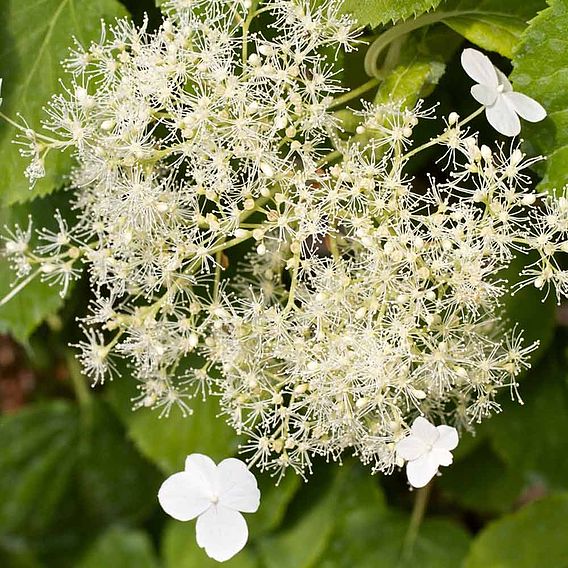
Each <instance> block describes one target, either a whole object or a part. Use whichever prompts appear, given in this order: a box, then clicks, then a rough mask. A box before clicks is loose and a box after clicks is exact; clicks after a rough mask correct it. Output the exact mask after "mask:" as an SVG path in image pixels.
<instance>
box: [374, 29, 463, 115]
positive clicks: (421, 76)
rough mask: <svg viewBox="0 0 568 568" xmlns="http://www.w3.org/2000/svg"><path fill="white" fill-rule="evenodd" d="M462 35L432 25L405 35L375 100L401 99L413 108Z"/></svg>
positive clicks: (431, 86)
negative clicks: (395, 59)
mask: <svg viewBox="0 0 568 568" xmlns="http://www.w3.org/2000/svg"><path fill="white" fill-rule="evenodd" d="M460 43H461V38H460V37H459V36H458V35H457V34H455V33H453V32H452V31H451V30H448V29H447V28H444V27H443V26H442V27H439V26H434V27H431V28H428V29H426V30H419V31H417V32H414V33H412V34H409V35H408V36H406V38H405V41H404V42H403V43H402V44H401V45H400V47H399V50H400V52H399V55H398V59H397V63H396V65H395V66H394V67H393V68H392V69H391V70H390V71H388V73H387V74H386V77H385V79H384V80H383V81H382V83H381V85H380V87H379V90H378V91H377V95H376V97H375V103H378V104H381V103H388V102H389V101H391V100H394V101H402V102H403V105H404V106H407V107H413V106H414V105H415V104H416V102H417V101H418V99H420V98H424V97H427V96H428V95H429V94H430V93H431V92H432V90H433V89H434V87H435V86H436V85H437V84H438V81H439V80H440V78H441V77H442V75H443V74H444V71H445V69H446V61H447V60H448V59H450V58H451V57H452V55H453V54H454V53H455V51H456V49H457V48H458V46H459V44H460Z"/></svg>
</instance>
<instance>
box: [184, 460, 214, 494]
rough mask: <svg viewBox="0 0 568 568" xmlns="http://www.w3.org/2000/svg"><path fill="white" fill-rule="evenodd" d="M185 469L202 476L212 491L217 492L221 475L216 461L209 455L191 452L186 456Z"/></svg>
mask: <svg viewBox="0 0 568 568" xmlns="http://www.w3.org/2000/svg"><path fill="white" fill-rule="evenodd" d="M185 471H191V472H192V473H194V474H195V475H196V476H200V477H201V478H202V479H203V483H204V484H208V485H209V487H210V488H211V493H212V494H217V492H218V479H219V475H218V473H217V466H216V465H215V462H214V461H213V460H212V459H211V458H210V457H209V456H206V455H204V454H190V455H189V456H187V457H186V458H185Z"/></svg>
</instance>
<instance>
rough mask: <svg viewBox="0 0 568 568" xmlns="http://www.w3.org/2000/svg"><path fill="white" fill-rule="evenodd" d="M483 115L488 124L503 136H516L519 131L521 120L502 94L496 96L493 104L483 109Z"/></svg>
mask: <svg viewBox="0 0 568 568" xmlns="http://www.w3.org/2000/svg"><path fill="white" fill-rule="evenodd" d="M485 116H486V117H487V121H488V122H489V124H491V126H493V128H495V130H497V132H500V133H501V134H504V135H505V136H516V135H517V134H519V132H520V131H521V121H520V120H519V117H518V116H517V113H516V112H515V110H514V108H513V106H512V105H511V104H510V103H508V102H507V100H506V99H505V97H504V96H499V97H497V100H496V101H495V104H494V105H493V106H490V107H487V108H486V109H485Z"/></svg>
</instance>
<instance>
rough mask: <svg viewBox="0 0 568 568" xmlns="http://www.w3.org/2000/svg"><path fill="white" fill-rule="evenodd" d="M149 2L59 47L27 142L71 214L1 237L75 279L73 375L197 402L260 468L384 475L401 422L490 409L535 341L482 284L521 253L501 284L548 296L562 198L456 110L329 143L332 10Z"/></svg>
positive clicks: (498, 287)
mask: <svg viewBox="0 0 568 568" xmlns="http://www.w3.org/2000/svg"><path fill="white" fill-rule="evenodd" d="M166 11H167V17H166V19H165V21H164V23H163V25H162V26H161V27H160V29H159V30H158V31H156V32H152V33H150V32H148V31H147V30H146V29H145V28H144V27H142V28H141V29H139V28H136V27H135V26H133V25H132V24H130V23H128V22H126V21H119V22H118V23H117V24H116V25H115V26H114V27H112V28H110V29H108V30H106V31H105V33H104V34H103V38H102V40H101V42H100V43H96V44H92V45H90V46H85V47H81V46H77V47H76V49H75V50H74V51H73V53H72V56H71V57H70V59H69V60H68V61H67V62H66V66H67V69H68V70H69V72H70V74H71V80H70V84H69V86H68V87H67V92H66V93H65V94H64V95H61V96H57V97H55V98H54V99H53V100H52V102H51V104H50V105H49V108H48V114H49V117H48V120H47V121H46V123H45V128H46V129H47V130H48V131H50V132H49V135H47V134H39V133H32V132H31V131H26V132H25V134H26V136H27V146H26V148H25V151H27V152H28V153H29V154H30V156H31V159H32V165H31V166H30V168H29V169H28V175H29V177H30V179H31V181H32V182H33V180H34V179H35V178H36V177H37V176H39V175H41V174H42V172H43V169H44V167H43V160H44V158H45V154H46V153H47V152H49V151H52V150H54V149H70V150H71V151H73V153H74V155H75V158H76V161H77V167H76V169H75V170H74V172H73V175H72V179H71V188H72V194H71V193H70V195H72V196H73V197H72V198H73V203H74V210H75V214H76V221H75V222H74V224H72V225H71V226H70V225H69V224H68V222H67V221H65V220H64V219H63V217H58V219H57V220H58V226H59V228H58V231H55V232H48V231H42V232H41V233H40V237H41V238H42V240H43V244H42V245H41V246H40V247H39V248H37V249H36V250H33V251H32V250H31V249H30V245H29V242H30V238H31V230H30V229H28V230H26V229H23V228H16V229H15V230H14V231H13V233H12V234H11V235H10V236H8V237H7V242H6V250H7V252H8V253H10V255H11V258H12V260H13V263H14V265H15V266H16V267H17V269H18V272H19V275H20V276H21V277H22V278H23V280H22V282H25V281H26V280H27V279H29V278H32V277H35V275H36V273H39V274H41V275H42V277H44V278H47V279H50V280H53V281H56V282H59V283H60V284H62V289H63V291H65V290H66V288H67V286H68V283H69V282H70V281H71V280H72V279H74V278H76V277H77V276H78V275H79V273H80V271H81V269H82V268H83V267H85V268H86V270H87V271H88V273H89V277H90V282H91V286H92V291H93V294H94V299H93V301H92V305H91V307H90V313H89V315H88V316H86V317H85V318H84V320H83V322H82V325H83V327H84V329H85V333H86V339H85V340H84V341H82V342H81V343H80V344H79V349H80V355H79V356H80V359H81V361H82V363H83V367H84V370H85V372H86V373H87V374H88V375H89V376H90V377H91V379H92V380H93V382H94V383H100V382H102V381H103V380H104V379H105V378H108V377H112V376H113V375H114V374H116V373H117V369H116V361H117V360H118V359H125V360H126V361H128V362H129V364H130V365H131V367H132V371H133V374H134V376H135V377H136V379H137V380H138V381H139V388H140V397H139V398H138V399H137V401H136V405H143V406H151V407H157V408H161V409H162V412H164V413H165V414H167V413H168V412H169V410H170V408H171V407H172V406H174V405H179V406H180V407H181V408H182V410H183V411H184V412H191V407H190V404H191V398H192V397H193V396H196V395H198V394H199V393H202V394H203V395H208V394H210V393H213V394H215V395H219V396H220V400H221V406H222V409H223V411H224V413H225V414H226V417H227V419H228V421H229V422H230V423H231V424H232V425H233V426H234V428H235V429H236V430H237V432H239V433H243V434H245V435H246V436H248V442H247V443H245V444H244V446H243V450H244V451H245V452H248V455H249V459H250V461H251V462H252V463H256V464H257V465H259V466H260V467H261V468H268V469H270V470H273V471H275V472H277V473H282V472H284V471H285V470H286V469H287V468H288V467H292V468H294V469H295V470H296V471H298V472H300V473H305V472H306V471H309V470H310V469H311V460H312V459H313V457H314V456H316V455H321V456H325V457H326V458H330V459H339V458H340V456H341V454H342V452H343V451H345V450H350V451H352V452H354V453H355V454H356V455H357V456H359V457H360V459H361V460H362V461H363V462H365V463H370V464H372V467H373V469H374V470H376V471H379V470H380V471H385V472H388V471H391V470H392V468H393V467H394V466H395V465H397V464H398V465H400V463H399V462H398V461H397V456H396V449H395V448H396V443H397V442H398V441H400V440H401V439H403V438H404V436H405V435H406V434H407V433H408V432H409V428H410V425H411V424H412V421H413V420H414V418H416V416H419V415H425V416H426V417H428V418H429V419H430V420H432V421H433V422H435V423H439V422H444V423H448V424H453V425H455V426H457V427H459V428H464V427H465V428H467V427H470V424H471V423H472V422H475V421H479V420H481V419H482V418H483V417H485V416H487V415H489V414H490V413H492V412H495V411H497V410H498V409H499V406H498V403H497V402H496V401H495V396H496V394H497V392H498V391H499V390H500V389H502V388H508V389H511V390H512V391H513V392H516V387H517V382H516V381H517V376H518V375H519V373H520V372H521V370H522V369H523V368H525V367H527V366H528V354H529V353H530V351H531V350H532V349H534V347H535V346H534V345H528V346H525V345H523V342H522V337H521V332H520V330H516V329H515V327H514V322H507V321H502V318H501V314H502V308H501V298H502V297H503V295H504V294H506V293H509V292H510V286H509V285H508V283H507V282H506V281H505V280H504V279H503V277H502V275H503V270H504V269H506V268H507V267H508V265H509V264H510V262H511V260H512V259H513V258H514V257H515V255H517V254H520V253H528V252H530V251H537V258H538V260H537V261H536V262H535V263H534V264H533V265H531V266H529V267H528V268H526V269H525V271H524V274H523V277H522V282H521V284H534V285H535V286H536V287H537V288H547V289H548V287H550V286H551V285H552V286H553V287H554V288H555V289H556V291H557V293H558V294H559V295H560V296H562V295H566V293H568V289H567V282H568V280H567V277H568V272H566V271H565V270H563V269H562V268H561V267H560V266H559V265H558V264H557V261H556V260H555V258H556V256H557V253H561V252H567V251H568V248H567V245H566V236H567V232H568V200H567V199H566V198H564V197H562V198H558V199H557V198H552V197H544V196H542V195H537V194H535V193H534V192H533V191H532V190H531V189H530V187H531V182H530V179H529V177H528V176H527V175H526V174H525V173H523V171H524V170H525V169H526V168H527V167H528V166H530V165H531V163H532V162H531V160H527V159H525V157H524V155H523V154H522V153H521V151H520V150H518V149H516V148H514V147H512V148H511V149H509V150H507V149H506V148H505V147H497V148H494V149H493V150H491V149H490V148H489V147H487V146H484V145H480V144H478V141H477V137H476V134H475V133H473V132H471V131H470V129H469V128H468V126H467V123H468V122H469V120H470V119H471V117H468V118H466V119H463V120H462V119H460V117H458V116H457V115H455V114H454V113H452V114H451V115H450V116H449V117H448V118H447V119H446V124H445V127H444V129H443V131H442V133H441V134H440V135H439V136H438V137H436V138H434V139H432V140H431V141H430V142H428V143H426V144H424V145H423V146H421V147H415V148H413V147H412V146H413V142H412V139H413V130H414V128H415V127H416V125H417V124H418V122H419V121H420V120H426V119H430V118H432V117H433V112H432V111H431V110H424V109H423V108H422V107H421V105H420V104H419V105H418V106H417V107H416V108H414V109H406V108H402V109H401V108H399V106H398V105H397V104H395V103H392V104H389V105H382V106H376V105H371V104H364V105H363V109H362V110H361V111H359V112H358V114H356V116H357V117H358V120H359V126H358V127H357V134H356V135H355V136H353V137H348V136H347V135H346V133H345V132H343V131H342V127H341V123H340V121H339V119H338V118H337V115H336V114H334V110H335V109H336V108H338V107H339V106H341V104H342V103H344V102H345V101H346V100H347V99H346V96H345V95H341V96H339V98H337V94H338V93H340V92H341V90H342V89H341V87H340V83H339V82H338V81H337V80H336V78H335V76H334V75H335V73H336V72H337V67H336V64H335V58H336V54H337V53H339V52H340V51H343V50H349V49H351V48H352V47H353V46H354V43H355V41H356V40H355V38H356V35H357V34H356V33H354V32H353V24H352V22H351V21H350V20H349V18H347V17H346V16H344V15H341V13H340V2H339V1H338V0H325V1H324V2H318V3H317V4H316V3H315V2H311V0H269V1H267V2H264V3H262V4H261V5H258V3H257V2H251V1H250V0H241V1H235V0H211V1H205V0H173V1H171V2H169V3H168V4H167V8H166ZM107 36H108V37H107ZM334 97H336V98H335V99H334ZM482 110H483V107H482V108H481V109H480V110H479V111H478V112H481V111H482ZM429 147H438V148H440V149H441V150H442V151H441V153H442V154H444V155H443V156H442V158H441V163H444V164H445V173H444V175H443V179H440V180H436V179H434V178H431V179H429V180H427V183H422V182H420V183H419V182H418V181H417V180H414V179H413V178H412V177H411V176H410V175H409V174H408V173H407V167H408V164H409V163H410V164H412V161H413V157H414V156H415V155H417V153H418V152H420V151H421V150H424V149H426V148H429ZM237 245H239V246H240V245H242V247H244V248H247V250H248V253H247V254H246V256H245V257H244V260H241V261H239V263H238V265H237V276H235V277H232V278H228V277H226V269H227V268H228V267H230V268H233V266H234V263H235V260H234V258H235V255H234V252H233V250H231V249H233V247H235V246H237ZM231 255H233V258H231ZM188 427H191V425H190V424H188Z"/></svg>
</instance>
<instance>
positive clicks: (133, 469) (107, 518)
mask: <svg viewBox="0 0 568 568" xmlns="http://www.w3.org/2000/svg"><path fill="white" fill-rule="evenodd" d="M85 413H86V414H85V416H84V420H83V425H82V426H83V428H82V439H81V446H80V450H79V455H80V459H79V464H78V468H79V469H78V484H79V489H80V494H81V498H82V499H81V500H82V503H83V505H82V506H83V508H84V509H85V511H84V514H85V515H87V516H88V518H89V522H91V523H93V524H98V525H104V524H109V523H110V522H115V523H116V522H124V523H128V522H136V521H140V520H143V519H144V518H145V517H147V516H148V514H150V513H151V512H152V510H153V509H154V507H155V503H156V495H157V493H158V488H159V485H160V482H161V475H160V474H159V472H158V471H157V470H156V469H155V468H154V467H152V466H151V465H150V464H149V463H148V462H147V461H146V460H145V459H143V458H142V456H140V454H139V453H138V452H137V451H136V449H135V448H134V446H133V445H132V443H131V442H130V441H129V440H128V439H127V438H126V433H125V432H124V429H123V427H122V424H121V423H120V421H119V420H118V418H117V417H116V415H115V414H114V413H113V412H112V411H111V410H110V409H109V408H108V407H107V405H106V404H104V403H103V402H101V401H99V400H97V399H93V400H92V401H91V404H90V406H89V407H88V408H86V409H85Z"/></svg>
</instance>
